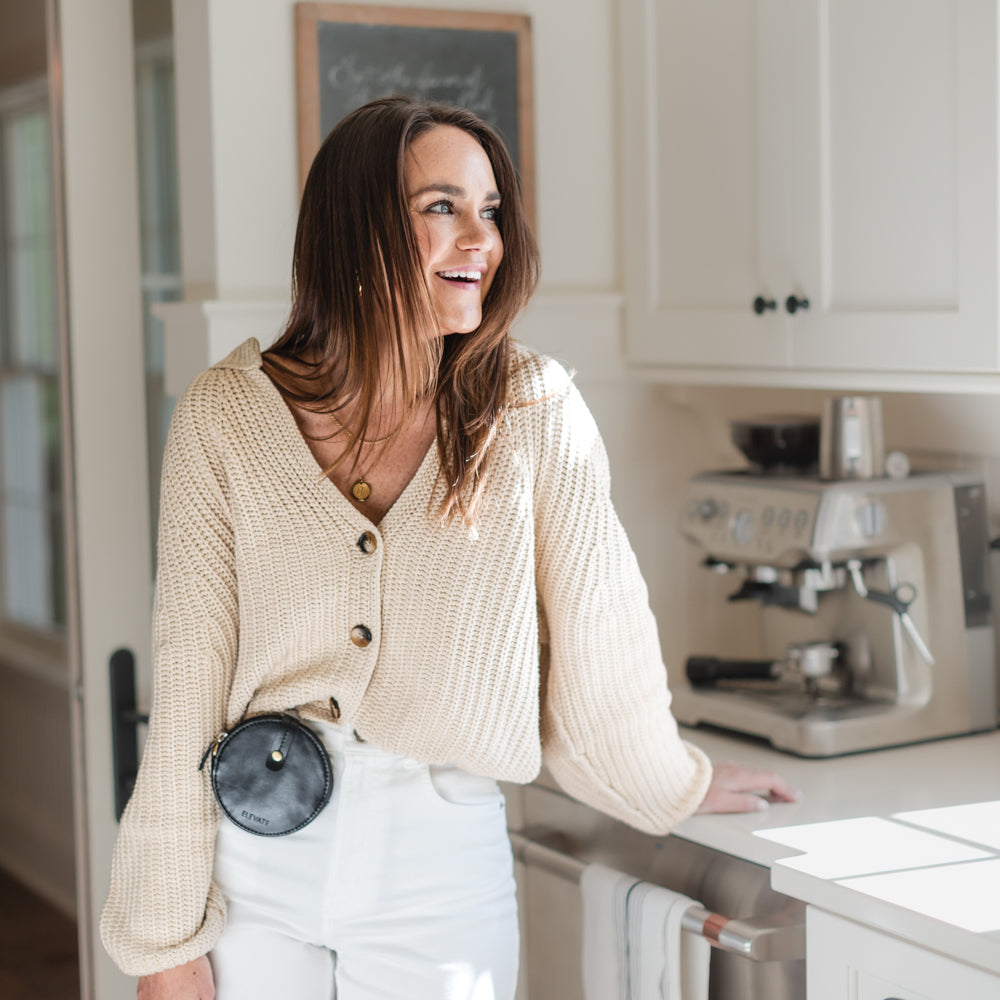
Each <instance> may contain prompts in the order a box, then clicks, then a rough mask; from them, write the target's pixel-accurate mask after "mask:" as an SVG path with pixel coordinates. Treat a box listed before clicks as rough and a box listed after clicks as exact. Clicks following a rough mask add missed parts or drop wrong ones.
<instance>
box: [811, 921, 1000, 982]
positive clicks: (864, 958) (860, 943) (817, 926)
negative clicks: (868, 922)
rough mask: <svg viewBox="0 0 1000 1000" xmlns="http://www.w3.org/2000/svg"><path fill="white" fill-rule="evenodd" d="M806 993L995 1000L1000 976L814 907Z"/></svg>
mask: <svg viewBox="0 0 1000 1000" xmlns="http://www.w3.org/2000/svg"><path fill="white" fill-rule="evenodd" d="M806 996H807V997H808V1000H956V998H958V997H961V1000H996V998H997V997H998V996H1000V977H997V976H994V975H990V974H989V973H987V972H984V971H983V970H981V969H976V968H972V967H971V966H968V965H963V964H962V963H961V962H958V961H956V960H954V959H951V958H947V957H945V956H944V955H940V954H938V953H936V952H932V951H928V950H927V949H925V948H920V947H917V946H916V945H914V944H911V943H909V942H907V941H903V940H901V939H899V938H897V937H893V936H892V935H889V934H884V933H882V932H880V931H877V930H874V929H873V928H871V927H865V926H863V925H862V924H857V923H855V922H854V921H852V920H845V919H844V918H842V917H836V916H833V915H832V914H830V913H826V912H824V911H822V910H817V909H816V908H815V907H811V906H810V907H808V908H807V910H806Z"/></svg>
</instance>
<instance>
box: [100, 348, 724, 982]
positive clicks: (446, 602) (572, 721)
mask: <svg viewBox="0 0 1000 1000" xmlns="http://www.w3.org/2000/svg"><path fill="white" fill-rule="evenodd" d="M511 394H512V403H514V404H529V405H514V406H512V407H511V408H510V409H509V412H508V417H507V421H506V426H505V427H504V432H503V433H502V434H501V435H500V436H499V438H498V440H497V443H496V445H495V448H496V452H495V456H494V459H493V465H492V473H491V474H492V479H491V481H490V484H489V486H488V492H487V495H486V497H485V500H484V503H483V506H482V508H481V513H480V517H479V520H478V524H477V529H476V531H475V532H470V531H469V530H468V529H467V528H466V527H464V526H463V525H462V524H461V523H460V522H456V523H452V524H445V525H442V524H441V522H440V519H439V518H438V517H437V514H436V510H437V506H438V504H439V502H440V500H441V497H442V484H441V481H440V478H439V475H438V472H439V462H438V456H437V447H436V445H432V446H431V448H430V450H429V451H428V453H427V455H426V457H425V458H424V460H423V463H422V465H421V466H420V468H419V470H418V471H417V473H416V475H415V476H414V478H413V479H412V480H411V482H410V483H409V485H408V486H407V487H406V489H405V490H404V492H403V493H402V495H401V496H400V497H399V499H398V500H397V501H396V503H395V505H394V506H393V507H392V508H391V509H390V510H389V511H388V513H387V514H386V515H385V517H384V518H383V519H382V521H381V522H380V523H379V524H378V525H375V524H372V523H371V522H370V521H368V520H367V519H366V518H365V516H364V515H363V514H361V513H359V512H358V511H357V510H356V509H355V508H354V507H353V506H352V505H351V504H350V503H349V502H348V501H347V500H346V499H345V498H344V496H343V495H342V494H341V493H340V492H339V491H338V489H337V487H336V486H335V485H334V484H333V483H332V482H331V481H329V480H328V479H325V478H323V476H322V474H321V472H320V469H319V466H318V465H317V463H316V461H315V459H314V458H313V455H312V453H311V452H310V450H309V448H308V445H307V444H306V442H305V441H304V439H303V438H302V436H301V434H300V432H299V430H298V427H297V425H296V423H295V420H294V417H293V416H292V413H291V411H290V410H289V409H288V407H287V405H286V404H285V402H284V400H283V399H282V397H281V395H280V394H279V393H278V391H277V389H276V388H275V387H274V385H273V384H272V383H271V381H270V380H269V378H268V377H267V375H265V374H264V372H263V370H262V369H261V357H260V351H259V348H258V345H257V342H256V341H254V340H250V341H247V342H246V343H245V344H243V345H242V346H241V347H239V348H238V349H237V350H236V351H234V352H233V353H232V354H231V355H230V356H229V357H228V358H226V359H225V360H224V361H222V362H220V363H219V364H218V365H216V366H215V367H213V368H211V369H209V370H208V371H207V372H205V373H203V374H202V375H201V376H199V377H198V378H197V379H196V380H195V381H194V383H193V384H192V385H191V387H190V389H189V390H188V391H187V393H186V394H185V395H184V396H183V397H182V398H181V400H180V401H179V402H178V404H177V407H176V409H175V412H174V416H173V420H172V422H171V427H170V432H169V435H168V441H167V447H166V452H165V457H164V465H163V479H162V484H163V485H162V498H161V507H160V526H159V558H158V573H157V585H156V598H155V602H154V619H153V643H154V649H153V652H154V668H153V674H154V683H153V704H152V715H151V720H150V727H149V734H148V739H147V741H146V746H145V750H144V753H143V757H142V765H141V767H140V771H139V776H138V780H137V783H136V788H135V792H134V794H133V796H132V799H131V801H130V802H129V805H128V808H127V809H126V811H125V815H124V816H123V818H122V823H121V829H120V832H119V836H118V841H117V844H116V847H115V854H114V861H113V866H112V873H111V887H110V894H109V897H108V900H107V902H106V904H105V908H104V914H103V918H102V921H101V931H102V935H103V940H104V943H105V946H106V948H107V949H108V951H109V953H110V954H111V956H112V958H113V959H114V960H115V962H116V963H117V964H118V965H119V966H120V967H121V969H122V970H123V971H125V972H126V973H129V974H133V975H142V974H145V973H151V972H155V971H159V970H161V969H165V968H169V967H171V966H174V965H178V964H180V963H183V962H186V961H189V960H191V959H194V958H196V957H198V956H200V955H203V954H205V953H206V952H208V951H209V950H210V949H211V948H212V947H213V945H214V944H215V942H216V941H217V940H218V937H219V935H220V934H221V932H222V929H223V925H224V922H225V901H224V899H223V898H222V895H221V894H220V892H219V890H218V888H217V887H216V886H215V884H214V883H213V881H212V863H213V854H214V843H215V834H216V830H217V825H218V822H219V812H218V809H217V807H216V804H215V802H214V799H213V797H212V792H211V785H210V780H209V777H208V773H207V768H206V770H205V771H204V772H199V770H198V764H199V760H200V758H201V755H202V753H203V752H204V750H205V748H206V747H207V746H208V745H209V743H210V742H211V741H212V739H213V738H214V737H215V736H216V735H218V733H220V732H221V731H223V730H224V729H226V728H227V727H229V726H231V725H233V724H234V723H236V722H238V721H239V720H240V719H241V718H242V717H243V716H244V715H246V714H259V713H262V712H270V711H282V710H286V709H290V708H294V707H299V708H300V709H301V710H302V714H303V716H305V717H309V716H312V717H316V718H329V699H330V698H331V696H332V697H334V698H336V700H337V702H338V704H339V706H340V708H341V710H342V712H343V717H344V718H345V719H349V720H350V723H351V725H353V726H354V727H355V728H356V729H357V731H358V733H359V735H360V736H361V737H363V738H364V739H365V740H367V741H369V742H371V743H373V744H375V745H377V746H379V747H381V748H383V749H386V750H389V751H391V752H394V753H399V754H403V755H405V756H409V757H415V758H417V759H420V760H423V761H426V762H429V763H441V764H444V763H448V764H455V765H458V766H460V767H462V768H464V769H465V770H467V771H470V772H473V773H476V774H483V775H490V776H492V777H494V778H497V779H501V780H505V781H510V782H522V783H523V782H529V781H531V780H532V779H533V778H535V777H536V775H537V774H538V771H539V768H540V765H541V763H542V761H543V759H544V762H545V763H546V764H547V766H548V768H549V770H550V771H551V773H552V775H553V776H554V777H555V779H556V780H557V781H559V782H560V784H561V785H562V786H563V788H565V789H566V791H567V792H569V793H570V794H571V795H573V796H575V797H577V798H578V799H580V800H582V801H583V802H586V803H588V804H590V805H592V806H594V807H596V808H597V809H600V810H602V811H604V812H606V813H609V814H610V815H612V816H615V817H617V818H618V819H621V820H623V821H624V822H626V823H629V824H631V825H633V826H636V827H638V828H640V829H642V830H646V831H650V832H658V833H662V832H666V831H667V830H669V829H670V828H671V827H673V826H674V825H675V824H676V823H677V822H679V821H680V820H681V819H683V818H684V817H686V816H687V815H689V814H690V813H691V812H693V811H694V809H695V808H696V806H697V805H698V803H699V802H700V801H701V799H702V797H703V796H704V793H705V791H706V789H707V786H708V783H709V780H710V771H711V769H710V765H709V763H708V760H707V758H706V757H705V756H704V754H702V753H701V751H699V750H697V749H696V748H695V747H692V746H690V745H689V744H687V743H685V742H683V741H682V740H681V739H680V738H679V736H678V732H677V728H676V725H675V722H674V720H673V718H672V716H671V714H670V710H669V709H670V695H669V692H668V690H667V685H666V672H665V670H664V666H663V662H662V659H661V654H660V648H659V642H658V639H657V633H656V625H655V622H654V619H653V616H652V614H651V612H650V610H649V606H648V600H647V595H646V589H645V585H644V583H643V580H642V578H641V576H640V574H639V570H638V567H637V565H636V561H635V557H634V555H633V553H632V550H631V548H630V547H629V544H628V541H627V540H626V537H625V534H624V532H623V530H622V527H621V525H620V523H619V521H618V519H617V517H616V515H615V513H614V510H613V507H612V504H611V501H610V498H609V480H608V466H607V459H606V456H605V452H604V447H603V444H602V442H601V440H600V436H599V434H598V431H597V428H596V426H595V424H594V421H593V419H592V417H591V415H590V413H589V412H588V410H587V408H586V406H585V404H584V402H583V400H582V398H581V397H580V395H579V393H578V392H577V390H576V388H575V387H574V386H573V384H572V383H571V382H570V380H569V378H568V376H567V375H566V372H565V371H564V370H563V369H562V368H561V367H560V366H559V365H558V364H556V363H555V362H553V361H551V360H548V359H545V358H543V357H540V356H538V355H535V354H533V353H530V352H528V351H527V350H525V349H523V348H518V349H517V351H516V354H515V358H514V372H513V376H512V380H511ZM357 626H363V629H360V630H359V629H357ZM352 633H353V635H354V637H355V638H357V637H358V636H359V635H361V636H362V637H364V636H367V634H368V633H370V636H371V639H370V642H369V643H368V644H367V645H357V644H356V643H355V641H352ZM362 641H363V639H362Z"/></svg>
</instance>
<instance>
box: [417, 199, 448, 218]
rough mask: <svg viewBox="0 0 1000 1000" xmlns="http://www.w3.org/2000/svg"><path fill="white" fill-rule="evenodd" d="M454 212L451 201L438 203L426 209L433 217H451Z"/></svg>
mask: <svg viewBox="0 0 1000 1000" xmlns="http://www.w3.org/2000/svg"><path fill="white" fill-rule="evenodd" d="M452 210H453V206H452V204H451V202H450V201H436V202H434V203H433V204H432V205H428V206H427V208H425V209H424V211H425V212H430V213H432V214H433V215H451V213H452Z"/></svg>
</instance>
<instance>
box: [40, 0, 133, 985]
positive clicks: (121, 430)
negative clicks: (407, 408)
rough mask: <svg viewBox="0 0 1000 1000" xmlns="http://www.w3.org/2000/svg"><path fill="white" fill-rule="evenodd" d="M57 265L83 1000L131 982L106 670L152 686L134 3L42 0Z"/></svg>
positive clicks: (113, 0) (68, 630) (68, 627)
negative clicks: (115, 891) (117, 911)
mask: <svg viewBox="0 0 1000 1000" xmlns="http://www.w3.org/2000/svg"><path fill="white" fill-rule="evenodd" d="M46 12H47V17H48V45H49V83H50V96H51V100H52V112H53V113H52V121H53V131H54V143H53V151H54V160H55V166H56V170H55V173H56V184H55V187H56V209H57V211H56V216H57V220H58V221H57V227H58V229H57V245H58V250H57V254H58V256H57V265H58V267H59V268H60V274H61V280H60V283H59V284H60V295H61V298H60V327H61V329H60V342H61V353H62V358H61V360H62V373H61V379H62V404H63V406H62V424H63V427H62V429H63V442H64V444H63V453H64V459H63V464H64V468H63V472H64V483H65V489H66V497H65V510H66V515H65V530H66V541H67V544H66V550H67V553H68V555H67V579H68V592H69V600H68V622H67V632H68V653H69V668H70V677H71V682H70V700H71V716H72V730H73V732H72V740H73V751H74V753H73V757H74V761H73V783H74V814H75V837H76V860H77V912H78V921H79V940H80V982H81V997H82V1000H97V998H100V1000H126V998H130V997H134V996H135V983H134V980H132V979H131V978H129V977H126V976H124V975H123V974H122V973H120V972H119V971H118V970H117V968H116V967H115V966H114V965H113V964H112V962H111V960H110V959H109V958H108V956H107V955H106V954H105V952H104V950H103V948H102V946H101V944H100V935H99V933H98V924H99V919H100V911H101V907H102V905H103V901H104V897H105V895H106V892H107V885H108V880H109V876H110V868H111V853H112V849H113V844H114V839H115V835H116V832H117V820H116V815H115V804H114V788H113V786H114V781H113V774H112V767H113V764H112V750H111V705H110V697H109V693H108V683H109V682H108V664H109V660H110V657H111V654H112V653H113V652H114V651H115V650H116V649H119V648H122V647H124V648H128V649H131V650H132V651H133V652H134V654H135V657H136V661H137V664H138V667H139V669H138V671H137V672H138V675H139V678H140V686H141V687H144V686H145V685H144V684H142V683H141V679H143V678H145V677H148V674H149V656H150V621H149V619H150V605H151V596H152V583H151V581H152V568H151V553H150V546H149V538H150V533H149V509H150V508H149V487H148V482H149V480H148V475H147V464H148V454H147V442H146V430H145V427H146V412H145V401H144V395H145V393H144V364H145V363H144V357H143V336H142V329H143V326H142V305H141V293H140V279H141V273H140V246H139V199H138V176H137V175H138V169H137V163H136V125H135V70H134V55H133V45H134V43H133V35H132V10H131V3H130V0H90V2H89V3H87V4H79V3H73V2H69V3H66V2H62V3H60V0H46Z"/></svg>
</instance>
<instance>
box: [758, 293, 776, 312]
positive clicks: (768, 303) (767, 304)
mask: <svg viewBox="0 0 1000 1000" xmlns="http://www.w3.org/2000/svg"><path fill="white" fill-rule="evenodd" d="M777 308H778V303H777V302H775V301H774V299H765V298H764V296H763V295H758V296H757V298H755V299H754V300H753V311H754V312H755V313H756V314H757V315H758V316H761V315H763V314H764V313H765V312H766V311H767V310H768V309H777Z"/></svg>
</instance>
